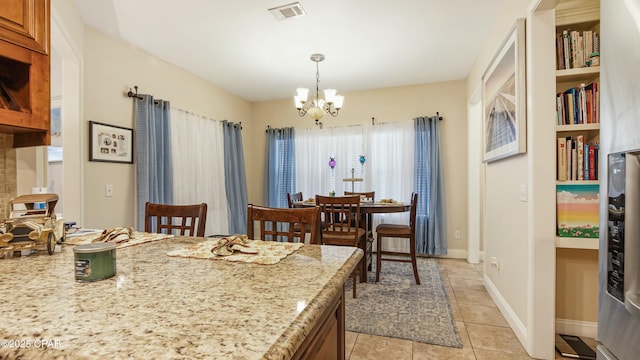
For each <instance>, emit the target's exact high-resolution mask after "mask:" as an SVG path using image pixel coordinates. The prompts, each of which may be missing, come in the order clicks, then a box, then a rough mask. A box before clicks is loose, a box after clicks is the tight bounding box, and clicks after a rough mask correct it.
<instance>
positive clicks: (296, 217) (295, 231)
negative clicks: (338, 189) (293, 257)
mask: <svg viewBox="0 0 640 360" xmlns="http://www.w3.org/2000/svg"><path fill="white" fill-rule="evenodd" d="M256 223H257V225H258V229H259V233H256V232H255V226H256ZM307 228H308V229H309V230H308V231H307ZM306 234H309V243H310V244H320V239H319V238H320V208H319V207H317V206H314V207H308V208H295V209H282V208H271V207H264V206H255V205H252V204H249V205H248V206H247V237H248V238H249V239H258V240H267V241H280V240H284V241H287V242H301V243H304V242H305V237H306Z"/></svg>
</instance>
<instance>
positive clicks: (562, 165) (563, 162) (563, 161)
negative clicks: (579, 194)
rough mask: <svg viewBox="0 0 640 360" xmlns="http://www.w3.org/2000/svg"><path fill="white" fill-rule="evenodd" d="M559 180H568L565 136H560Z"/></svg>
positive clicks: (558, 151)
mask: <svg viewBox="0 0 640 360" xmlns="http://www.w3.org/2000/svg"><path fill="white" fill-rule="evenodd" d="M557 153H558V161H557V164H558V180H560V181H566V180H567V139H566V138H565V137H559V138H558V150H557Z"/></svg>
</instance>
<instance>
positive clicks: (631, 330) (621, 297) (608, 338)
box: [597, 0, 640, 360]
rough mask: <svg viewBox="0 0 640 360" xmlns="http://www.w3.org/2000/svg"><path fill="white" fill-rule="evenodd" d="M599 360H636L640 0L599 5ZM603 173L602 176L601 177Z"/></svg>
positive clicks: (639, 332) (639, 331) (639, 344)
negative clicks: (600, 202) (600, 201)
mask: <svg viewBox="0 0 640 360" xmlns="http://www.w3.org/2000/svg"><path fill="white" fill-rule="evenodd" d="M600 9H601V14H600V18H601V23H600V26H601V29H600V32H601V44H600V49H601V54H600V58H601V64H602V65H601V66H602V68H601V76H600V80H601V94H600V111H601V117H600V121H601V124H600V140H601V142H600V164H599V165H600V173H601V174H602V176H601V179H600V195H601V196H600V198H601V199H602V200H603V201H602V204H601V207H600V229H602V231H601V232H600V249H599V267H600V274H599V296H598V340H599V341H600V342H601V345H599V346H598V348H597V359H599V360H605V359H606V360H632V359H633V360H636V359H640V0H601V1H600ZM605 174H606V176H605Z"/></svg>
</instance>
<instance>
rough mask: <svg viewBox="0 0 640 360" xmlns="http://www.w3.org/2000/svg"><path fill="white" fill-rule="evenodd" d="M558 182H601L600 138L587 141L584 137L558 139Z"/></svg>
mask: <svg viewBox="0 0 640 360" xmlns="http://www.w3.org/2000/svg"><path fill="white" fill-rule="evenodd" d="M557 139H558V141H557V160H556V161H557V164H556V165H557V180H558V181H583V180H592V181H593V180H599V179H600V177H599V173H598V154H599V145H598V143H597V141H598V137H597V136H595V137H593V138H591V139H589V140H585V136H584V135H577V136H566V137H558V138H557Z"/></svg>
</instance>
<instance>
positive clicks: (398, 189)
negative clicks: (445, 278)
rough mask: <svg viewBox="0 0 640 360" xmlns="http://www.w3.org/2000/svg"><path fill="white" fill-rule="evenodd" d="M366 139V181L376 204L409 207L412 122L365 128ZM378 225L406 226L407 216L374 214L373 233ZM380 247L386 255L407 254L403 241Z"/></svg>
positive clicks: (411, 171) (412, 173) (412, 174)
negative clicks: (384, 202)
mask: <svg viewBox="0 0 640 360" xmlns="http://www.w3.org/2000/svg"><path fill="white" fill-rule="evenodd" d="M366 139H367V140H366V143H367V161H366V162H365V179H370V180H368V181H369V183H370V184H371V185H370V188H371V190H375V192H376V200H380V199H394V200H397V201H402V202H405V203H409V202H410V201H411V193H412V192H413V191H414V162H413V160H414V143H415V133H414V129H413V121H411V120H409V121H402V122H393V123H384V124H376V125H368V126H367V127H366ZM381 222H385V223H396V224H409V213H408V212H405V213H388V214H374V215H373V229H374V230H375V228H376V226H378V224H380V223H381ZM382 246H383V248H384V249H385V250H389V251H402V252H408V251H409V244H408V242H407V241H406V240H400V241H393V242H391V243H388V242H387V241H385V240H384V239H383V243H382Z"/></svg>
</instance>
